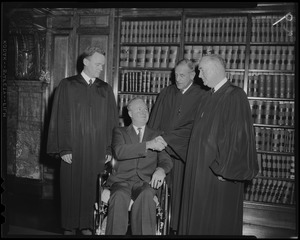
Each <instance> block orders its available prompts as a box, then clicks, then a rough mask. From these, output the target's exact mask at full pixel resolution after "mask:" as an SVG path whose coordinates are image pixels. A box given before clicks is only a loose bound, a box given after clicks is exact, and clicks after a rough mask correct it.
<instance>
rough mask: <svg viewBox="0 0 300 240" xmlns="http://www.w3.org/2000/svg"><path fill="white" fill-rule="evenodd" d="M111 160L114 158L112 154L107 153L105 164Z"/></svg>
mask: <svg viewBox="0 0 300 240" xmlns="http://www.w3.org/2000/svg"><path fill="white" fill-rule="evenodd" d="M111 160H112V156H111V155H108V154H107V155H106V156H105V163H104V164H106V163H108V162H110V161H111Z"/></svg>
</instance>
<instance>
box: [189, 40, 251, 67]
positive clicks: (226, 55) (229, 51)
mask: <svg viewBox="0 0 300 240" xmlns="http://www.w3.org/2000/svg"><path fill="white" fill-rule="evenodd" d="M211 54H219V55H221V56H222V58H223V59H224V60H225V63H226V68H227V69H244V68H245V58H246V46H245V45H234V46H231V45H226V46H225V45H222V46H217V45H214V46H208V45H205V46H199V45H195V46H193V45H186V46H185V47H184V58H186V59H192V60H195V61H199V60H201V58H202V56H205V55H211Z"/></svg>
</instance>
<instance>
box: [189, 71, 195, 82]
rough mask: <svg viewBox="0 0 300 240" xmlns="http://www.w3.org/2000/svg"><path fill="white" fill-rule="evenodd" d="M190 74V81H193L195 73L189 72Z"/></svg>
mask: <svg viewBox="0 0 300 240" xmlns="http://www.w3.org/2000/svg"><path fill="white" fill-rule="evenodd" d="M190 74H191V79H192V80H193V79H194V78H195V76H196V73H195V72H191V73H190Z"/></svg>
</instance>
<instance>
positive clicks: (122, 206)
mask: <svg viewBox="0 0 300 240" xmlns="http://www.w3.org/2000/svg"><path fill="white" fill-rule="evenodd" d="M157 136H159V132H158V131H155V130H153V129H151V128H148V127H147V126H146V127H145V131H144V136H143V141H142V142H141V143H139V140H138V136H137V134H136V132H135V130H134V128H133V126H132V125H130V126H128V127H117V128H114V131H113V141H112V147H113V152H114V157H115V158H116V160H117V164H116V166H115V168H114V169H115V172H113V174H112V175H110V177H109V178H108V180H107V183H108V185H109V186H111V197H110V199H109V209H108V218H107V227H106V234H107V235H111V234H120V235H124V234H126V231H127V226H128V207H129V204H130V200H131V199H133V200H134V204H133V206H132V209H131V231H132V234H134V235H154V234H155V225H156V217H155V215H156V211H155V208H156V206H155V202H154V201H153V197H154V195H155V192H156V190H155V189H153V188H152V187H151V186H150V185H149V182H150V180H151V177H152V174H153V173H154V172H155V170H156V168H157V167H161V168H163V169H164V170H165V173H168V172H169V171H170V170H171V168H172V166H173V164H172V161H171V158H170V156H169V155H168V154H167V153H166V152H165V151H161V152H156V151H152V150H149V149H148V150H146V141H149V140H152V139H153V138H155V137H157Z"/></svg>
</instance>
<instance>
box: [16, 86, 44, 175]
mask: <svg viewBox="0 0 300 240" xmlns="http://www.w3.org/2000/svg"><path fill="white" fill-rule="evenodd" d="M16 84H17V87H18V97H17V99H18V122H17V129H16V148H15V151H16V154H15V175H16V176H17V177H23V178H31V179H42V164H41V163H40V148H41V131H42V129H41V128H42V121H43V110H44V109H43V93H44V88H45V86H46V85H45V84H44V83H43V82H39V81H16Z"/></svg>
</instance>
